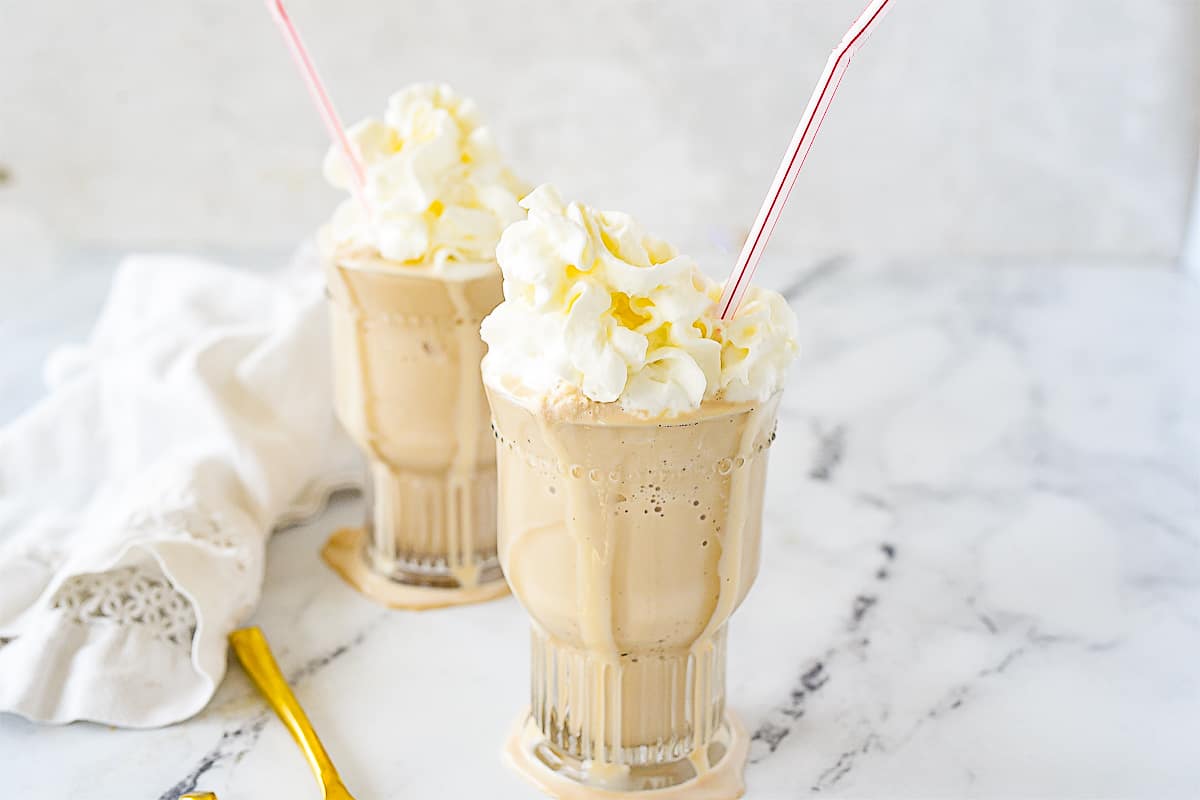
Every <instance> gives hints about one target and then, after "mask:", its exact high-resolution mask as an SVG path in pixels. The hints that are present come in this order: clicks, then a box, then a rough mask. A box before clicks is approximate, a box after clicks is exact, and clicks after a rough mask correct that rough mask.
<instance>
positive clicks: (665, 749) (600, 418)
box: [488, 386, 778, 790]
mask: <svg viewBox="0 0 1200 800" xmlns="http://www.w3.org/2000/svg"><path fill="white" fill-rule="evenodd" d="M488 398H489V400H490V402H491V405H492V413H493V420H494V425H495V428H496V433H497V440H498V448H497V449H498V453H499V459H498V469H499V472H498V474H499V482H500V492H501V494H500V501H499V526H500V560H501V563H502V565H503V567H504V571H505V575H506V577H507V579H508V581H509V585H510V587H511V589H512V591H513V593H514V594H515V595H516V596H517V598H518V599H519V600H520V601H521V603H522V605H523V606H524V607H525V608H526V610H527V611H528V612H529V614H530V615H531V616H532V617H533V620H534V626H533V629H534V633H533V681H532V683H533V697H532V721H533V723H535V724H536V726H537V728H538V729H539V730H540V732H541V734H542V735H543V736H544V737H545V741H546V744H547V746H548V748H549V751H550V752H549V754H548V755H547V754H543V755H542V756H541V759H542V761H543V762H545V763H550V764H551V766H553V764H552V763H551V762H554V761H555V759H560V760H561V759H565V760H566V761H571V760H572V759H576V760H578V761H579V762H588V763H586V764H583V765H582V766H581V767H580V769H581V770H582V772H583V773H586V774H577V775H574V776H572V777H574V779H575V780H579V781H582V782H584V783H588V784H590V785H592V786H598V787H605V788H610V789H617V790H628V789H633V788H638V789H641V788H650V787H652V786H653V785H654V780H658V779H656V778H653V777H652V778H651V779H650V780H651V783H650V784H649V785H648V784H647V783H646V778H645V775H646V774H650V773H653V772H654V770H655V769H656V768H657V767H658V766H661V765H664V764H673V765H674V766H672V767H670V768H664V769H663V770H661V771H662V773H663V774H662V776H661V782H660V783H659V784H658V785H661V786H666V785H670V784H671V783H678V782H679V780H680V779H694V778H697V777H699V776H702V775H703V774H705V773H706V772H707V771H708V770H709V769H710V768H711V767H712V766H713V764H715V763H716V762H717V761H718V760H720V758H721V757H722V756H723V755H724V754H725V753H726V752H728V751H729V750H730V747H731V742H730V740H729V728H728V726H727V724H726V721H725V720H726V718H725V708H724V704H725V675H724V666H725V641H726V636H725V632H726V622H727V621H728V619H729V617H730V615H731V614H732V613H733V611H734V610H735V609H736V608H737V606H738V605H739V604H740V603H741V601H742V599H743V598H744V597H745V596H746V592H747V591H748V590H749V588H750V585H751V583H752V582H753V580H754V577H755V575H756V573H757V570H758V562H759V547H760V539H761V517H762V501H763V484H764V480H765V474H766V466H767V458H766V450H767V447H768V446H769V444H770V442H771V440H772V438H773V436H774V427H775V413H776V406H777V403H778V400H777V398H772V399H770V400H768V401H766V402H764V403H758V404H749V405H733V404H722V403H705V405H704V406H702V407H701V408H700V409H699V410H698V411H697V412H695V413H694V414H692V415H690V416H686V417H681V418H673V419H671V420H669V421H659V422H655V421H644V420H639V419H636V418H634V417H631V416H629V415H626V414H623V413H622V412H621V411H620V410H619V408H617V407H616V406H615V405H611V404H609V405H599V404H592V405H585V406H582V407H581V408H580V409H579V410H577V411H573V412H572V411H567V412H562V411H555V410H547V409H545V408H539V406H538V403H537V402H536V401H533V400H531V399H528V398H523V399H517V398H516V397H514V395H513V394H511V393H510V392H508V391H504V390H501V389H499V388H497V387H493V386H489V387H488ZM740 752H742V753H743V754H744V750H741V751H740ZM680 764H682V766H679V765H680ZM739 768H740V764H739ZM639 771H640V775H641V777H638V775H639ZM681 788H682V787H681Z"/></svg>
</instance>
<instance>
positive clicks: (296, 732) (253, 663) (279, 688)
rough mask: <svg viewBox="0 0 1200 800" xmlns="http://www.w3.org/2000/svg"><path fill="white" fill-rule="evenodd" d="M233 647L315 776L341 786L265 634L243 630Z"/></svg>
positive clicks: (233, 635)
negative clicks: (276, 660)
mask: <svg viewBox="0 0 1200 800" xmlns="http://www.w3.org/2000/svg"><path fill="white" fill-rule="evenodd" d="M229 644H230V646H232V647H233V652H235V653H237V657H238V660H239V661H241V662H242V667H243V668H244V669H245V670H246V674H247V675H249V676H250V680H252V681H254V684H255V685H256V686H257V687H258V689H259V691H260V692H262V694H263V697H265V698H267V702H268V703H270V705H271V708H273V709H275V713H276V714H277V715H278V716H279V719H280V721H281V722H283V725H284V727H285V728H287V729H288V733H290V734H291V735H292V738H293V739H295V740H296V744H298V745H300V749H301V750H303V751H304V757H305V759H306V760H307V761H308V765H309V767H311V768H312V771H313V775H315V776H316V778H317V780H318V781H320V783H321V785H322V786H323V787H325V789H326V790H329V789H330V788H332V787H335V786H337V787H340V786H341V783H342V781H341V778H340V777H338V773H337V770H336V769H334V766H333V762H332V761H331V760H330V759H329V754H328V753H326V752H325V747H324V746H323V745H322V744H321V740H320V739H318V738H317V732H316V731H314V730H313V726H312V723H310V722H309V721H308V716H307V715H305V713H304V709H302V708H301V707H300V703H299V701H297V700H296V696H295V695H294V694H292V690H291V689H290V688H288V685H287V680H286V679H285V678H284V677H283V673H282V672H280V671H279V665H278V664H277V663H275V657H274V656H273V655H271V647H270V645H268V644H267V639H266V637H265V636H263V633H262V631H261V630H259V629H258V628H257V627H253V628H241V629H239V630H236V631H234V632H233V633H231V634H229Z"/></svg>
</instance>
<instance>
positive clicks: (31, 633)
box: [0, 255, 360, 727]
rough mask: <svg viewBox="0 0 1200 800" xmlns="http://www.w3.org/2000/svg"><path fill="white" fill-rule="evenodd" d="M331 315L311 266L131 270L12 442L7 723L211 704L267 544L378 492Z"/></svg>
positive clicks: (58, 363)
mask: <svg viewBox="0 0 1200 800" xmlns="http://www.w3.org/2000/svg"><path fill="white" fill-rule="evenodd" d="M324 306H325V302H324V296H323V291H322V279H321V275H320V270H319V269H318V268H317V265H316V262H315V259H314V258H313V257H312V256H311V255H308V256H307V257H300V258H299V259H298V263H296V264H293V265H292V268H291V269H288V270H285V271H283V272H280V273H276V274H269V275H266V274H259V273H252V272H246V271H239V270H235V269H231V268H228V267H224V266H221V265H218V264H212V263H206V262H203V261H200V260H197V259H192V258H186V257H176V256H139V257H132V258H129V259H128V260H127V261H126V262H125V263H124V264H122V266H121V267H120V268H119V269H118V271H117V273H116V276H115V278H114V280H113V285H112V289H111V292H110V295H109V298H108V300H107V302H106V305H105V307H104V309H103V311H102V312H101V315H100V318H99V320H98V322H97V323H96V327H95V329H94V331H93V333H92V336H91V339H90V341H89V342H88V343H87V344H86V346H84V347H82V348H72V349H64V350H60V351H59V352H57V353H55V354H53V355H52V356H51V358H50V360H49V362H48V364H47V380H48V383H49V385H50V386H49V388H50V392H49V395H48V396H47V398H46V399H45V400H44V401H43V402H41V403H40V404H39V405H38V406H36V407H35V408H34V409H32V410H31V411H30V412H29V413H27V414H26V415H25V416H23V417H22V418H20V419H18V420H17V421H15V422H13V423H12V424H10V425H8V426H7V427H5V428H4V429H2V430H0V711H12V712H16V713H18V714H21V715H22V716H25V717H27V718H29V719H32V720H37V721H45V722H69V721H72V720H81V719H86V720H94V721H97V722H103V723H107V724H111V725H120V726H128V727H149V726H156V725H164V724H168V723H171V722H176V721H178V720H182V719H185V718H187V717H189V716H191V715H193V714H195V713H196V712H197V711H199V710H200V709H201V708H203V707H204V705H205V704H206V703H207V702H208V700H209V698H211V697H212V694H213V691H214V690H215V688H216V686H217V684H218V683H219V682H220V680H221V678H222V676H223V675H224V672H225V664H226V658H225V649H226V643H225V637H226V635H227V634H228V633H229V631H230V630H232V629H233V628H235V627H236V626H237V625H238V624H239V623H240V622H241V621H242V620H244V619H245V618H246V617H247V616H248V615H249V614H250V612H251V610H252V609H253V608H254V606H255V604H256V603H257V600H258V596H259V592H260V589H261V585H262V577H263V553H264V545H265V542H266V538H267V535H268V534H269V532H270V531H271V530H272V528H273V527H274V526H275V525H276V524H278V523H279V522H280V521H281V519H283V518H285V517H287V516H288V515H290V514H293V513H294V512H296V511H297V509H304V508H308V509H310V510H311V509H313V508H314V506H316V505H318V504H319V503H320V501H321V500H322V499H323V498H324V497H326V496H327V495H328V494H329V493H330V492H331V491H333V490H335V489H337V488H341V487H343V486H346V485H350V484H354V483H357V482H358V480H359V477H360V475H359V472H358V470H357V469H356V467H355V464H356V457H355V454H354V451H353V448H352V447H351V446H350V445H349V442H348V441H347V439H346V437H345V436H344V435H343V434H342V433H341V432H340V430H339V428H338V426H337V424H336V422H335V420H334V416H333V411H332V399H331V390H330V381H331V378H330V373H331V370H330V367H329V342H328V327H329V326H328V321H327V319H326V316H325V308H324ZM314 557H316V556H315V554H314Z"/></svg>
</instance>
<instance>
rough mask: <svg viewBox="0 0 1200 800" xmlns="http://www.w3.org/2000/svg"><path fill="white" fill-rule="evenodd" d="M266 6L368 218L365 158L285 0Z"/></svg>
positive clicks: (269, 1) (269, 0)
mask: <svg viewBox="0 0 1200 800" xmlns="http://www.w3.org/2000/svg"><path fill="white" fill-rule="evenodd" d="M267 9H268V10H269V11H270V12H271V17H272V18H273V19H274V20H275V24H276V25H278V26H279V32H280V33H282V34H283V39H284V41H285V42H287V45H288V50H290V51H291V53H292V58H293V59H295V61H296V67H297V69H299V70H300V77H302V78H303V79H304V83H305V84H306V85H307V86H308V91H309V94H311V95H312V99H313V104H314V105H315V106H316V107H317V112H318V113H319V114H320V115H321V120H322V121H323V122H324V123H325V128H326V129H327V130H328V131H329V137H330V138H331V139H333V141H334V142H335V143H336V144H337V145H338V147H339V148H341V151H342V157H343V158H345V159H346V163H347V164H348V165H349V166H350V175H351V177H352V178H353V185H352V186H351V187H350V188H351V191H353V192H354V196H355V197H356V198H357V199H358V202H359V203H361V204H362V207H363V209H364V210H365V211H366V212H367V216H368V218H369V217H371V216H373V215H372V214H371V205H370V204H369V203H368V202H367V192H366V186H367V173H366V170H365V169H363V164H362V161H361V160H360V159H359V157H358V154H357V153H356V152H355V151H354V146H353V145H352V144H351V143H350V139H349V137H347V136H346V129H345V128H344V127H343V126H342V120H341V118H340V117H338V113H337V109H336V108H334V107H333V101H332V100H330V99H329V92H327V91H325V84H323V83H322V82H321V76H320V75H318V74H317V68H316V66H314V65H313V62H312V59H311V58H310V57H309V55H308V50H307V48H305V47H304V41H303V40H302V39H301V38H300V33H299V32H298V31H297V30H296V26H295V25H293V24H292V20H291V18H290V17H289V16H288V13H287V9H286V8H284V7H283V0H267Z"/></svg>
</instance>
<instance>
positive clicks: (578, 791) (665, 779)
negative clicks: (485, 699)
mask: <svg viewBox="0 0 1200 800" xmlns="http://www.w3.org/2000/svg"><path fill="white" fill-rule="evenodd" d="M717 727H718V731H717V733H716V735H715V736H714V739H713V741H712V742H711V744H710V746H709V747H708V748H707V750H706V751H705V752H704V753H702V754H699V757H698V758H684V759H676V760H674V761H670V762H666V763H662V764H656V765H653V766H650V765H643V766H637V765H631V766H615V765H611V764H604V765H599V764H596V763H595V762H587V761H580V760H578V759H574V758H571V757H566V758H563V757H562V756H560V755H559V754H558V753H557V751H556V749H555V748H554V746H553V745H552V744H551V743H549V742H548V741H546V738H545V736H544V735H543V734H542V733H541V731H540V730H539V729H538V725H537V722H536V721H535V720H534V719H533V717H532V716H531V715H530V714H524V715H522V717H521V718H520V719H519V720H517V722H516V724H515V725H514V726H513V729H512V732H511V733H510V735H509V737H508V741H507V742H506V744H505V748H504V755H505V759H506V760H507V762H508V764H509V766H510V767H512V768H513V769H514V770H516V771H517V773H519V774H520V775H521V777H522V778H524V779H525V780H527V781H529V782H530V783H532V784H533V785H534V786H536V787H537V788H538V789H540V790H541V791H542V792H545V793H546V794H548V795H550V796H552V797H558V798H588V800H620V798H625V797H630V796H637V797H644V798H646V800H675V798H679V800H735V799H736V798H739V797H742V796H743V795H744V794H745V792H746V785H745V780H744V772H745V767H746V758H747V756H748V754H749V748H750V737H749V735H748V734H747V732H746V728H745V727H744V726H743V725H742V724H741V722H739V720H738V719H737V716H736V715H733V714H729V715H727V716H725V717H723V718H722V720H721V723H720V725H718V726H717ZM718 754H720V755H719V756H718ZM705 756H706V757H707V759H708V763H704V758H705Z"/></svg>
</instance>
